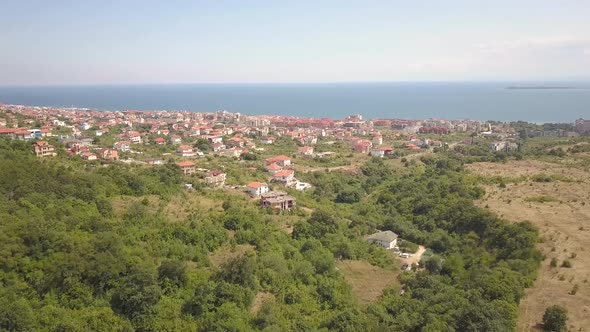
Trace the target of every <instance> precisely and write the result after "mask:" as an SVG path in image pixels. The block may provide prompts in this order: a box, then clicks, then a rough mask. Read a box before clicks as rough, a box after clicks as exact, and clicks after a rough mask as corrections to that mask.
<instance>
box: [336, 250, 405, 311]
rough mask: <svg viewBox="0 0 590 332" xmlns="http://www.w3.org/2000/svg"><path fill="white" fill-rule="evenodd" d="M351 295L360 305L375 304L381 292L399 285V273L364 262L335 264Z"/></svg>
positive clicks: (352, 261) (351, 261)
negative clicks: (350, 288) (350, 290)
mask: <svg viewBox="0 0 590 332" xmlns="http://www.w3.org/2000/svg"><path fill="white" fill-rule="evenodd" d="M336 266H337V267H338V270H339V271H340V272H341V273H342V274H343V275H344V279H345V280H346V282H347V283H348V284H349V285H350V286H351V287H352V293H353V294H354V296H355V297H356V298H357V299H358V301H359V302H360V303H362V304H368V303H372V302H375V301H376V300H377V299H378V298H379V297H380V296H381V294H383V290H384V289H386V288H389V287H392V286H395V285H398V284H399V281H398V275H399V271H398V270H397V269H395V270H387V269H384V268H382V267H378V266H374V265H371V264H369V263H367V262H365V261H357V260H343V261H338V262H337V263H336Z"/></svg>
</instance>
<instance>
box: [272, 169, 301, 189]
mask: <svg viewBox="0 0 590 332" xmlns="http://www.w3.org/2000/svg"><path fill="white" fill-rule="evenodd" d="M294 176H295V171H294V170H291V169H284V170H282V171H278V172H276V173H274V175H273V178H272V181H273V182H280V183H283V184H284V185H285V186H290V185H292V184H294V182H295V177H294Z"/></svg>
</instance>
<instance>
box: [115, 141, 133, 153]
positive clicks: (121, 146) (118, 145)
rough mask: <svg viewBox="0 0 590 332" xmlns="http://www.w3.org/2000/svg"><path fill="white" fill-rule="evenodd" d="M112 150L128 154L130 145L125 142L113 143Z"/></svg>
mask: <svg viewBox="0 0 590 332" xmlns="http://www.w3.org/2000/svg"><path fill="white" fill-rule="evenodd" d="M113 149H115V150H119V151H121V152H129V151H131V143H130V142H127V141H121V142H115V144H113Z"/></svg>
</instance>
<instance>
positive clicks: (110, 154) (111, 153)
mask: <svg viewBox="0 0 590 332" xmlns="http://www.w3.org/2000/svg"><path fill="white" fill-rule="evenodd" d="M96 154H97V155H98V156H99V157H100V158H101V159H103V160H109V161H114V160H118V159H119V151H117V150H113V149H99V150H96Z"/></svg>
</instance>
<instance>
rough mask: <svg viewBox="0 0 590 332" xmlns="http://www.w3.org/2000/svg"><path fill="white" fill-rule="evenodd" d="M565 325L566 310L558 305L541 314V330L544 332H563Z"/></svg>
mask: <svg viewBox="0 0 590 332" xmlns="http://www.w3.org/2000/svg"><path fill="white" fill-rule="evenodd" d="M566 323H567V310H566V309H565V308H564V307H562V306H559V305H552V306H550V307H548V308H547V309H545V313H544V314H543V329H544V330H545V331H553V332H560V331H564V330H565V328H566Z"/></svg>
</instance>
